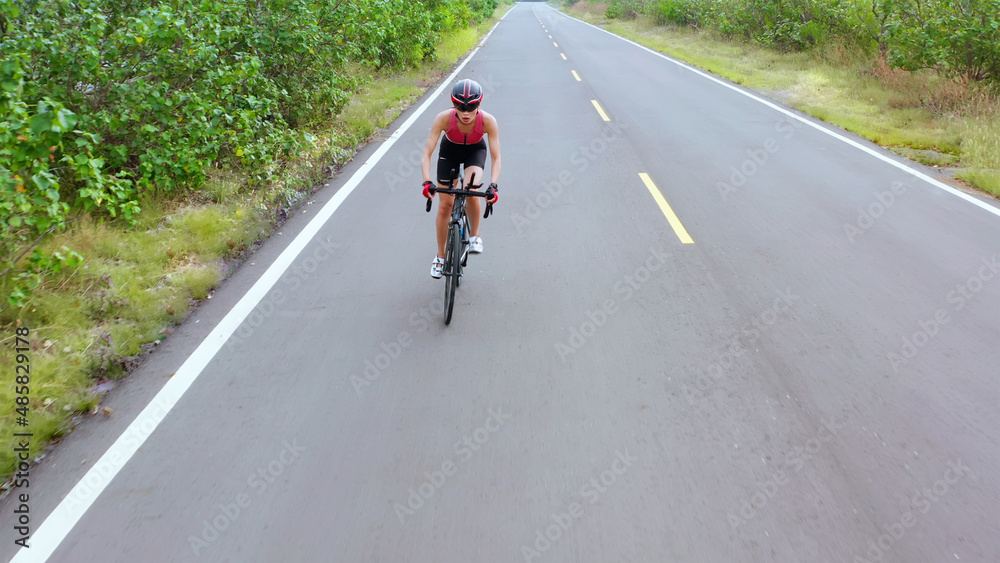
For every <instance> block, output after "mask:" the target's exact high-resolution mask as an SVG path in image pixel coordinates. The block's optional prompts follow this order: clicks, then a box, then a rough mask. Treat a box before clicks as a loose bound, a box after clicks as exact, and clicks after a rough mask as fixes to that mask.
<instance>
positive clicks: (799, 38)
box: [563, 0, 1000, 196]
mask: <svg viewBox="0 0 1000 563" xmlns="http://www.w3.org/2000/svg"><path fill="white" fill-rule="evenodd" d="M563 9H564V10H565V11H566V12H567V13H569V14H570V15H573V16H574V17H578V18H580V19H583V20H585V21H588V22H590V23H593V24H596V25H601V26H604V27H605V28H606V29H608V30H609V31H612V32H614V33H617V34H619V35H621V36H623V37H627V38H629V39H632V40H633V41H636V42H639V43H642V44H644V45H647V46H649V47H651V48H653V49H656V50H658V51H661V52H663V53H666V54H669V55H671V56H674V57H676V58H678V59H681V60H684V61H686V62H689V63H691V64H694V65H696V66H699V67H701V68H704V69H706V70H709V71H711V72H713V73H715V74H718V75H720V76H722V77H725V78H727V79H729V80H732V81H734V82H736V83H739V84H742V85H744V86H747V87H749V88H753V89H755V90H757V91H760V92H762V93H764V94H765V95H767V96H769V97H771V98H773V99H776V100H780V101H781V102H783V103H785V104H787V105H789V106H791V107H794V108H796V109H799V110H800V111H803V112H805V113H808V114H810V115H813V116H815V117H817V118H819V119H822V120H824V121H827V122H829V123H832V124H834V125H837V126H839V127H843V128H844V129H847V130H849V131H852V132H854V133H856V134H858V135H861V136H864V137H866V138H868V139H871V140H872V141H874V142H876V143H879V144H881V145H883V146H886V147H888V148H889V149H891V150H893V151H895V152H896V153H898V154H900V155H902V156H905V157H908V158H910V159H913V160H915V161H917V162H921V163H923V164H927V165H930V166H937V167H939V168H941V171H942V173H943V175H944V177H945V178H957V179H960V180H963V181H964V182H966V183H967V184H970V185H971V186H974V187H975V188H978V189H980V190H982V191H985V192H988V193H991V194H993V195H995V196H1000V4H998V3H997V2H996V0H963V1H962V2H951V1H949V0H932V1H930V2H917V1H915V0H795V1H792V2H786V1H777V2H776V1H773V0H613V1H611V2H600V3H599V2H593V1H589V0H581V1H578V2H574V1H572V0H569V1H566V2H564V3H563Z"/></svg>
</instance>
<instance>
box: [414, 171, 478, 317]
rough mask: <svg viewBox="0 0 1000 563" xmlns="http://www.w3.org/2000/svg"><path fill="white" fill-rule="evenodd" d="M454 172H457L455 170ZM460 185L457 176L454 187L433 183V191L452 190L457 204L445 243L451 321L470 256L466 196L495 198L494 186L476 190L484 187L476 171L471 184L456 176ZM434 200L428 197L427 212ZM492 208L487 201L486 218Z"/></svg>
mask: <svg viewBox="0 0 1000 563" xmlns="http://www.w3.org/2000/svg"><path fill="white" fill-rule="evenodd" d="M453 175H454V174H453ZM457 180H458V189H455V180H454V179H453V180H452V181H451V188H449V189H442V188H438V187H436V186H431V188H430V189H429V191H430V193H431V195H434V194H435V193H440V194H450V195H453V196H455V205H454V206H453V207H452V209H451V222H450V223H449V224H448V238H447V240H446V241H445V244H444V271H443V274H444V324H449V323H451V313H452V310H453V309H454V308H455V290H456V289H458V286H460V285H462V268H464V267H465V264H466V262H467V261H468V259H469V231H470V229H471V226H470V224H469V216H468V215H467V214H466V213H465V198H467V197H482V198H485V199H486V201H487V202H488V201H489V200H491V199H493V188H487V189H486V192H485V193H484V192H478V191H475V189H476V188H480V187H482V184H479V185H478V186H477V185H475V184H474V182H475V181H476V177H475V174H473V176H472V178H470V182H469V188H468V189H466V188H465V182H464V180H463V179H462V178H457ZM432 203H433V200H431V199H428V200H427V212H428V213H430V210H431V204H432ZM492 212H493V204H491V203H487V204H486V211H485V212H484V213H483V219H486V218H487V217H489V216H490V214H491V213H492Z"/></svg>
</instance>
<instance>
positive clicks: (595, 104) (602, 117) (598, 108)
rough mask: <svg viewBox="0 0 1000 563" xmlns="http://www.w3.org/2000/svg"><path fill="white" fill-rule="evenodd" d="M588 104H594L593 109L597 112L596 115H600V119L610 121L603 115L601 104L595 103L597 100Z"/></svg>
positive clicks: (606, 115)
mask: <svg viewBox="0 0 1000 563" xmlns="http://www.w3.org/2000/svg"><path fill="white" fill-rule="evenodd" d="M590 103H592V104H594V108H595V109H596V110H597V113H599V114H601V119H603V120H604V121H611V118H610V117H608V114H606V113H604V108H602V107H601V104H599V103H597V100H590Z"/></svg>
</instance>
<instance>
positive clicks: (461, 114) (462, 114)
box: [455, 106, 479, 123]
mask: <svg viewBox="0 0 1000 563" xmlns="http://www.w3.org/2000/svg"><path fill="white" fill-rule="evenodd" d="M455 111H456V112H458V120H459V121H461V122H462V123H472V120H473V119H475V117H476V112H478V111H479V107H478V106H477V107H476V109H474V110H472V111H462V110H461V109H459V108H455Z"/></svg>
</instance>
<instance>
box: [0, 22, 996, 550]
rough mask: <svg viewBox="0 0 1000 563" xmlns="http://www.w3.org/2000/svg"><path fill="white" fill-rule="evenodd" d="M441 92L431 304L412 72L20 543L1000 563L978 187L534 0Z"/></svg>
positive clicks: (84, 442) (76, 438) (123, 395)
mask: <svg viewBox="0 0 1000 563" xmlns="http://www.w3.org/2000/svg"><path fill="white" fill-rule="evenodd" d="M574 72H575V74H574ZM458 77H471V78H474V79H476V80H479V81H480V82H481V83H482V84H483V86H484V87H485V89H486V98H485V101H484V103H483V109H485V110H486V111H489V112H491V113H493V114H494V115H495V116H496V117H497V119H498V121H499V124H500V131H501V140H502V146H503V176H502V178H501V182H500V188H501V200H500V202H499V203H498V205H497V207H496V214H495V216H494V217H492V218H490V219H489V220H487V221H485V222H484V223H483V229H482V235H483V238H484V242H485V253H484V254H483V255H482V256H473V257H472V258H470V267H469V268H468V270H467V276H466V277H465V279H464V283H463V284H462V287H461V288H460V289H459V297H458V301H457V304H456V311H455V317H454V320H453V321H452V323H451V325H450V326H447V327H446V326H445V325H444V324H443V321H442V319H441V315H440V307H441V296H442V291H443V285H444V284H443V283H442V282H441V281H436V280H432V279H431V278H430V277H429V276H428V270H429V266H430V261H431V258H432V257H433V254H434V250H435V240H434V231H433V214H426V213H425V212H424V209H423V207H424V205H423V200H422V198H421V197H420V195H419V184H420V177H419V169H417V168H415V167H413V166H412V165H411V164H409V163H408V160H411V159H413V158H414V157H415V156H417V155H419V150H420V146H421V145H422V143H423V141H424V139H425V136H426V134H427V131H428V129H429V127H430V120H431V119H432V117H433V115H434V114H435V113H436V112H437V111H439V110H440V109H443V108H446V107H447V106H448V101H447V95H446V91H432V92H428V94H427V95H426V96H425V97H424V99H422V100H421V101H420V103H418V104H417V105H416V106H414V108H411V109H410V110H408V111H407V112H406V113H405V114H404V115H403V116H402V117H401V118H400V119H399V120H398V122H397V123H396V124H394V125H393V127H392V128H390V129H389V131H390V132H391V131H394V130H396V128H397V127H399V126H401V125H402V126H404V127H405V130H402V131H400V132H397V133H396V134H394V135H393V136H392V137H387V139H388V140H387V141H380V142H378V143H374V144H372V145H370V146H369V147H368V148H366V149H365V150H364V151H363V152H362V154H361V155H359V157H358V158H357V159H356V160H355V162H353V163H352V164H351V165H349V166H348V167H347V168H346V169H345V170H344V171H343V172H342V173H341V174H340V175H339V176H338V177H337V178H335V179H334V180H333V181H332V182H331V183H330V184H329V185H328V186H327V187H326V188H324V189H323V190H322V191H321V192H319V193H318V194H317V196H316V197H315V202H316V203H315V204H313V205H306V206H304V207H303V208H302V213H300V214H298V215H296V217H295V218H293V219H292V220H291V221H290V222H289V223H288V224H287V225H286V226H285V227H284V228H283V229H282V232H281V233H280V234H279V235H278V236H275V237H274V239H273V240H271V241H269V242H268V243H267V244H266V245H265V246H264V247H263V248H262V249H261V250H260V252H259V253H258V254H257V255H256V256H255V257H254V259H253V260H252V262H253V263H252V264H247V265H246V266H244V267H243V268H242V269H241V270H240V271H239V272H238V273H237V275H236V276H235V277H234V278H233V279H232V280H230V281H229V282H227V284H226V286H225V287H223V288H222V289H221V290H220V291H219V292H217V293H216V296H215V298H213V300H212V301H210V302H208V303H207V304H206V305H205V306H203V307H202V308H201V309H199V310H198V311H197V312H196V313H195V314H194V316H193V317H192V318H191V319H190V320H189V321H188V322H187V323H186V324H185V326H183V327H182V328H181V329H180V330H179V331H177V333H175V335H174V336H172V337H171V338H170V339H169V340H168V341H167V343H166V345H165V346H164V347H163V348H162V349H161V350H159V351H158V352H157V353H156V354H154V355H153V356H152V357H151V358H150V360H149V361H148V362H147V364H146V365H145V366H143V367H142V368H141V369H140V370H139V372H137V373H136V374H135V375H134V376H133V377H132V378H130V380H129V381H128V382H127V383H126V384H125V385H124V386H122V387H121V388H120V389H118V390H116V392H115V393H114V394H113V396H112V397H111V398H110V400H109V406H111V407H112V408H113V409H114V414H113V415H112V416H111V417H109V418H106V419H100V420H91V421H88V422H87V423H85V424H83V425H82V426H81V427H80V428H79V429H78V430H77V431H76V432H74V434H73V435H72V436H70V437H69V438H68V439H66V440H65V441H64V442H63V443H62V444H60V446H59V447H58V448H57V449H56V450H55V451H54V452H53V453H52V454H51V455H49V456H48V457H47V458H46V459H45V460H43V461H42V462H41V463H40V464H39V465H37V466H36V467H34V468H33V469H32V474H31V475H32V478H31V487H30V510H31V521H32V533H33V534H34V535H33V536H32V545H33V547H32V548H31V549H28V550H21V551H20V553H19V556H18V557H17V558H16V559H15V560H16V561H35V560H44V559H45V557H46V556H47V555H48V554H49V553H51V557H50V558H49V560H50V561H60V562H62V561H66V562H74V563H78V562H91V561H94V562H97V561H99V562H102V563H103V562H108V561H128V562H132V561H143V562H146V561H268V562H270V561H345V562H360V561H414V562H417V561H427V562H453V561H454V562H494V561H528V562H531V561H650V562H662V561H691V562H730V561H851V562H856V561H875V560H879V561H899V562H913V561H935V562H938V561H998V560H1000V524H998V518H997V515H998V514H1000V483H998V481H1000V479H998V476H1000V471H998V469H997V468H998V467H1000V441H998V434H1000V433H998V430H1000V414H998V410H997V404H998V399H1000V382H998V379H997V375H998V373H1000V369H998V367H997V366H998V365H1000V351H998V346H997V343H998V342H1000V275H998V274H1000V213H998V212H997V211H996V207H995V203H996V202H992V203H990V202H987V203H981V200H982V199H983V198H979V199H972V200H971V201H970V199H964V198H963V197H959V196H957V195H956V194H955V193H949V192H948V191H946V190H945V189H943V188H942V187H941V186H939V185H935V184H933V183H931V182H928V181H926V180H925V179H923V178H921V177H919V176H917V175H915V174H914V173H911V172H909V171H908V170H909V169H910V168H908V167H912V170H914V171H916V172H917V173H918V174H919V173H923V172H925V171H926V170H925V169H923V168H921V167H919V166H916V165H906V164H903V165H900V164H899V163H900V162H901V161H900V159H898V158H896V157H895V156H893V155H891V153H888V152H886V151H882V150H881V149H879V148H877V147H875V146H874V145H871V144H869V143H867V142H864V141H860V140H857V139H855V138H853V137H852V136H850V135H849V134H846V133H843V132H839V131H836V130H835V129H833V128H830V127H827V126H823V125H820V126H818V127H817V126H816V125H815V124H814V123H813V122H812V120H811V119H810V118H804V117H800V116H798V115H797V114H794V112H788V110H785V109H783V108H780V107H778V106H774V105H767V104H765V103H762V101H761V100H759V99H754V98H753V97H750V96H748V95H746V93H745V92H743V91H742V90H741V89H740V88H738V87H733V86H727V85H724V84H721V83H720V82H718V81H714V80H711V79H709V78H707V77H706V76H704V75H701V74H699V73H696V72H693V71H692V70H690V69H688V68H685V67H683V66H681V65H679V64H677V63H675V62H672V61H670V60H667V59H665V58H663V57H659V56H656V55H655V54H653V53H651V52H648V51H646V50H643V49H641V48H639V47H637V46H635V45H632V44H630V43H628V42H626V41H623V40H621V39H619V38H616V37H614V36H612V35H610V34H607V33H605V32H603V31H601V30H598V29H596V28H594V27H591V26H588V25H585V24H583V23H580V22H578V21H575V20H572V19H570V18H567V17H566V16H563V15H561V14H559V13H558V12H556V11H555V10H553V9H552V8H550V7H548V6H545V5H540V4H518V5H517V6H516V7H515V8H513V10H512V11H511V12H509V13H508V14H507V15H506V17H505V18H504V19H503V20H502V21H501V23H500V24H499V25H498V26H497V27H496V28H495V30H494V31H493V32H492V34H491V35H490V36H489V37H488V39H487V40H486V41H485V43H484V44H483V46H482V47H481V49H480V50H478V51H477V52H476V53H475V54H474V56H473V57H472V58H471V60H470V61H469V62H468V64H467V65H466V66H465V67H464V68H462V69H461V70H460V72H459V74H458ZM578 78H579V79H578ZM453 80H454V79H453ZM446 89H447V86H446ZM428 100H429V102H430V105H429V106H428V108H427V110H426V111H421V109H418V108H419V106H420V104H421V103H423V102H425V101H428ZM602 112H603V114H604V115H605V116H606V117H607V121H605V119H604V117H602ZM407 120H411V121H407ZM829 132H834V133H835V134H833V135H831V134H829ZM852 143H853V144H852ZM863 149H864V150H863ZM355 173H366V175H365V176H364V177H363V178H362V179H360V181H359V180H358V179H357V178H359V177H358V176H353V175H354V174H355ZM643 174H644V175H645V176H642V175H643ZM352 178H355V179H354V180H352ZM654 195H661V196H662V202H663V204H662V205H659V204H658V203H657V199H656V197H654ZM338 198H339V199H338ZM331 202H333V203H331ZM338 202H339V203H338ZM975 202H980V205H976V204H975ZM337 205H339V207H336V206H337ZM324 206H327V207H324ZM334 209H335V212H333V213H332V216H330V217H329V218H328V219H326V220H325V221H324V220H323V214H324V211H323V210H327V211H330V210H334ZM668 216H672V217H676V220H675V221H673V222H671V221H670V220H668ZM314 218H316V219H315V220H314ZM313 233H314V235H315V236H313ZM299 235H301V236H302V237H303V238H296V236H299ZM303 243H304V244H303ZM300 246H301V249H300ZM286 250H287V252H285V254H282V252H284V251H286ZM299 250H300V251H299ZM285 262H287V263H288V264H289V267H288V268H287V269H285V270H281V268H282V267H283V266H282V264H285ZM272 264H277V266H274V268H272V269H271V270H269V272H270V273H266V272H267V271H268V270H267V269H268V268H269V267H270V266H271V265H272ZM281 272H283V273H282V274H281V276H280V278H278V277H276V276H277V274H278V273H281ZM269 276H270V277H269ZM268 280H270V281H268ZM255 284H257V285H255ZM267 284H270V285H267ZM244 295H248V297H246V298H244ZM241 299H243V300H242V301H241ZM251 307H255V308H254V309H253V312H252V313H250V314H249V316H246V313H247V312H249V311H250V309H251ZM227 315H229V316H227ZM226 327H228V328H226ZM185 362H186V363H185ZM147 404H151V405H152V406H151V407H149V408H148V410H146V411H143V412H142V413H140V411H142V409H143V408H146V405H147ZM157 405H166V406H163V407H158V406H157ZM167 406H169V407H170V408H169V412H166V410H167ZM164 412H166V414H165V415H164ZM133 421H134V422H133ZM154 428H155V429H154ZM123 433H124V434H123ZM147 435H148V439H146V436H147ZM120 436H122V437H121V438H119V437H120ZM116 440H117V442H116ZM113 443H114V445H112V444H113ZM109 448H111V450H109ZM105 451H110V453H108V454H106V456H105V457H104V458H103V459H99V458H101V455H102V452H105ZM112 458H113V459H112ZM109 468H111V469H109ZM118 469H120V470H119V471H117V473H114V471H113V470H118ZM88 472H89V473H88ZM88 491H89V492H90V494H91V497H92V504H89V503H90V501H89V500H86V501H85V500H81V499H85V498H86V493H87V492H88ZM15 501H16V499H14V498H13V497H10V496H9V497H8V498H7V499H5V500H4V501H3V502H0V514H2V515H3V516H2V517H0V518H2V521H3V522H4V523H5V524H4V526H3V527H2V529H0V537H2V538H3V541H2V544H0V556H2V557H3V558H4V559H8V558H11V557H13V556H14V554H15V551H16V549H17V548H16V546H15V545H14V543H13V542H14V540H15V539H16V535H15V534H14V530H13V525H12V524H11V523H12V522H14V510H15V509H16V507H17V503H16V502H15ZM60 502H61V503H62V504H60ZM57 505H59V507H58V508H56V506H57ZM43 522H44V524H43Z"/></svg>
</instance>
